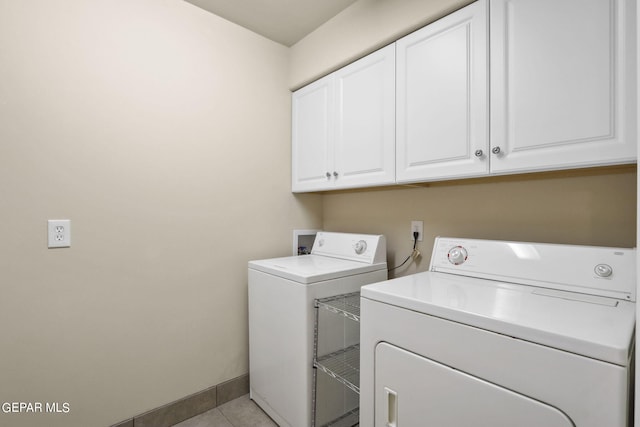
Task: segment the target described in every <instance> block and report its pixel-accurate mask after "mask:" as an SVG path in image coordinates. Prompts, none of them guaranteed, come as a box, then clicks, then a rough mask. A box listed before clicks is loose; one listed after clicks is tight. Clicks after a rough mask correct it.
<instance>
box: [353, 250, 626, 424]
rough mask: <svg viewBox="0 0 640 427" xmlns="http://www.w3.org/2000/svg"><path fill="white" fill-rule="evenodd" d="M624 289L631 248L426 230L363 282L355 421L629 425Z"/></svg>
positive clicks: (378, 422)
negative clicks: (389, 269) (406, 267)
mask: <svg viewBox="0 0 640 427" xmlns="http://www.w3.org/2000/svg"><path fill="white" fill-rule="evenodd" d="M635 287H636V250H635V249H625V248H606V247H587V246H570V245H550V244H540V243H526V242H505V241H491V240H474V239H463V238H437V239H436V241H435V244H434V250H433V255H432V259H431V269H430V271H428V272H423V273H418V274H415V275H411V276H405V277H401V278H398V279H393V280H389V281H385V282H381V283H376V284H371V285H367V286H364V287H363V288H362V289H361V336H360V350H361V370H360V392H361V395H360V425H363V426H384V425H387V424H385V423H387V422H388V420H389V419H391V418H395V417H397V419H402V420H403V423H406V424H407V425H452V426H458V425H460V426H462V425H478V426H493V425H505V426H507V425H509V426H519V427H539V426H559V427H560V426H562V427H570V426H580V427H602V426H607V427H627V426H629V425H632V423H631V420H629V419H628V418H629V412H630V405H632V404H633V403H632V402H631V401H630V393H629V390H631V389H632V383H631V381H632V375H631V374H632V371H633V369H632V363H631V361H632V360H633V358H634V356H635V355H634V330H635V310H636V308H635V306H636V304H635V298H636V297H635V295H636V294H635ZM395 402H402V405H401V406H398V407H397V412H396V409H395ZM460 402H464V405H460V404H459V403H460ZM452 408H455V409H453V410H452ZM594 408H597V409H594Z"/></svg>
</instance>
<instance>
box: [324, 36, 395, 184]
mask: <svg viewBox="0 0 640 427" xmlns="http://www.w3.org/2000/svg"><path fill="white" fill-rule="evenodd" d="M335 84H336V95H335V102H336V135H335V144H336V145H335V170H336V172H337V174H338V176H337V178H336V188H345V187H354V186H363V185H368V184H372V185H373V184H391V183H393V182H394V181H395V171H394V170H395V144H394V141H395V87H394V84H395V47H394V46H393V45H390V46H387V47H385V48H383V49H380V50H379V51H376V52H374V53H372V54H371V55H369V56H367V57H365V58H363V59H361V60H359V61H356V62H354V63H353V64H351V65H348V66H346V67H345V68H343V69H341V70H338V71H337V72H336V73H335Z"/></svg>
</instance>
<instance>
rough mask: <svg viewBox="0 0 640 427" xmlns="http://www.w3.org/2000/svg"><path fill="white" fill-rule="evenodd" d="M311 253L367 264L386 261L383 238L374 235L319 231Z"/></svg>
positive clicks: (385, 248) (385, 246)
mask: <svg viewBox="0 0 640 427" xmlns="http://www.w3.org/2000/svg"><path fill="white" fill-rule="evenodd" d="M311 253H312V254H316V255H323V256H328V257H332V258H341V259H349V260H353V261H360V262H366V263H369V264H375V263H379V262H386V261H387V245H386V241H385V238H384V236H382V235H374V234H352V233H333V232H327V231H321V232H318V233H317V234H316V240H315V242H314V244H313V249H312V250H311Z"/></svg>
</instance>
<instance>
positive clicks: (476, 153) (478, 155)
mask: <svg viewBox="0 0 640 427" xmlns="http://www.w3.org/2000/svg"><path fill="white" fill-rule="evenodd" d="M474 154H475V155H476V157H482V156H483V155H484V152H483V151H482V150H476V152H475V153H474Z"/></svg>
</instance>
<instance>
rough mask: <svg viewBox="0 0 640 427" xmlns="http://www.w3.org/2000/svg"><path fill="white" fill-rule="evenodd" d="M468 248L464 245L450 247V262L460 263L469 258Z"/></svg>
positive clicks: (448, 254) (448, 256)
mask: <svg viewBox="0 0 640 427" xmlns="http://www.w3.org/2000/svg"><path fill="white" fill-rule="evenodd" d="M467 256H468V254H467V250H466V249H465V248H463V247H462V246H454V247H453V248H451V249H449V253H447V258H448V259H449V262H450V263H451V264H453V265H460V264H462V263H463V262H465V261H466V260H467Z"/></svg>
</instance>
